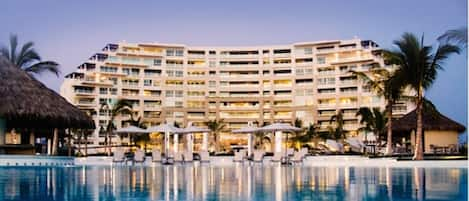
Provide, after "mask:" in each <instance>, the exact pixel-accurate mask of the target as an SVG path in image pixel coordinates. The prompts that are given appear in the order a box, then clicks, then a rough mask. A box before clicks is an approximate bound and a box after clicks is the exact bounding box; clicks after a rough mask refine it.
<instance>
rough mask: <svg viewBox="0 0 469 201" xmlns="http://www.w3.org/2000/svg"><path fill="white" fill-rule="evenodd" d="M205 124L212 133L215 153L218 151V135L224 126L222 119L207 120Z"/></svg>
mask: <svg viewBox="0 0 469 201" xmlns="http://www.w3.org/2000/svg"><path fill="white" fill-rule="evenodd" d="M205 124H206V125H207V127H208V129H210V130H211V131H212V136H213V137H212V138H213V142H212V143H215V151H218V149H219V144H218V135H219V134H220V132H221V131H222V130H223V129H224V128H225V126H226V124H225V123H224V122H223V119H220V120H216V119H214V120H208V121H207V122H205Z"/></svg>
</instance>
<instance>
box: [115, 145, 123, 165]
mask: <svg viewBox="0 0 469 201" xmlns="http://www.w3.org/2000/svg"><path fill="white" fill-rule="evenodd" d="M112 162H113V163H124V162H125V154H124V150H123V149H122V148H117V149H116V150H115V151H114V155H113V157H112Z"/></svg>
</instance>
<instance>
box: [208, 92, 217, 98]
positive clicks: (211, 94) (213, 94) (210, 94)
mask: <svg viewBox="0 0 469 201" xmlns="http://www.w3.org/2000/svg"><path fill="white" fill-rule="evenodd" d="M208 95H209V96H211V97H214V96H217V92H216V91H209V92H208Z"/></svg>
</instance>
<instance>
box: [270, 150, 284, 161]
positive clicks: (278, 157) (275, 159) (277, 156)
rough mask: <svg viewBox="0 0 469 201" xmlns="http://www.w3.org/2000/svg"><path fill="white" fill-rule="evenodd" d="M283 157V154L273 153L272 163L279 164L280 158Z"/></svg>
mask: <svg viewBox="0 0 469 201" xmlns="http://www.w3.org/2000/svg"><path fill="white" fill-rule="evenodd" d="M284 156H285V152H275V153H274V156H273V157H272V159H271V161H272V162H281V161H282V158H283V157H284Z"/></svg>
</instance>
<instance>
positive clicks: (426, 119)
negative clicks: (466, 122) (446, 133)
mask: <svg viewBox="0 0 469 201" xmlns="http://www.w3.org/2000/svg"><path fill="white" fill-rule="evenodd" d="M416 127H417V111H416V110H413V111H412V112H409V113H407V114H406V115H404V116H403V117H401V118H399V119H397V120H393V122H392V130H393V131H404V132H407V131H412V130H416ZM423 128H424V130H454V131H458V132H463V131H464V130H466V127H464V126H463V125H461V124H460V123H458V122H456V121H454V120H452V119H450V118H448V117H446V116H444V115H442V114H441V113H440V112H438V111H437V110H436V109H434V110H433V111H432V110H429V109H427V110H424V112H423Z"/></svg>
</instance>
